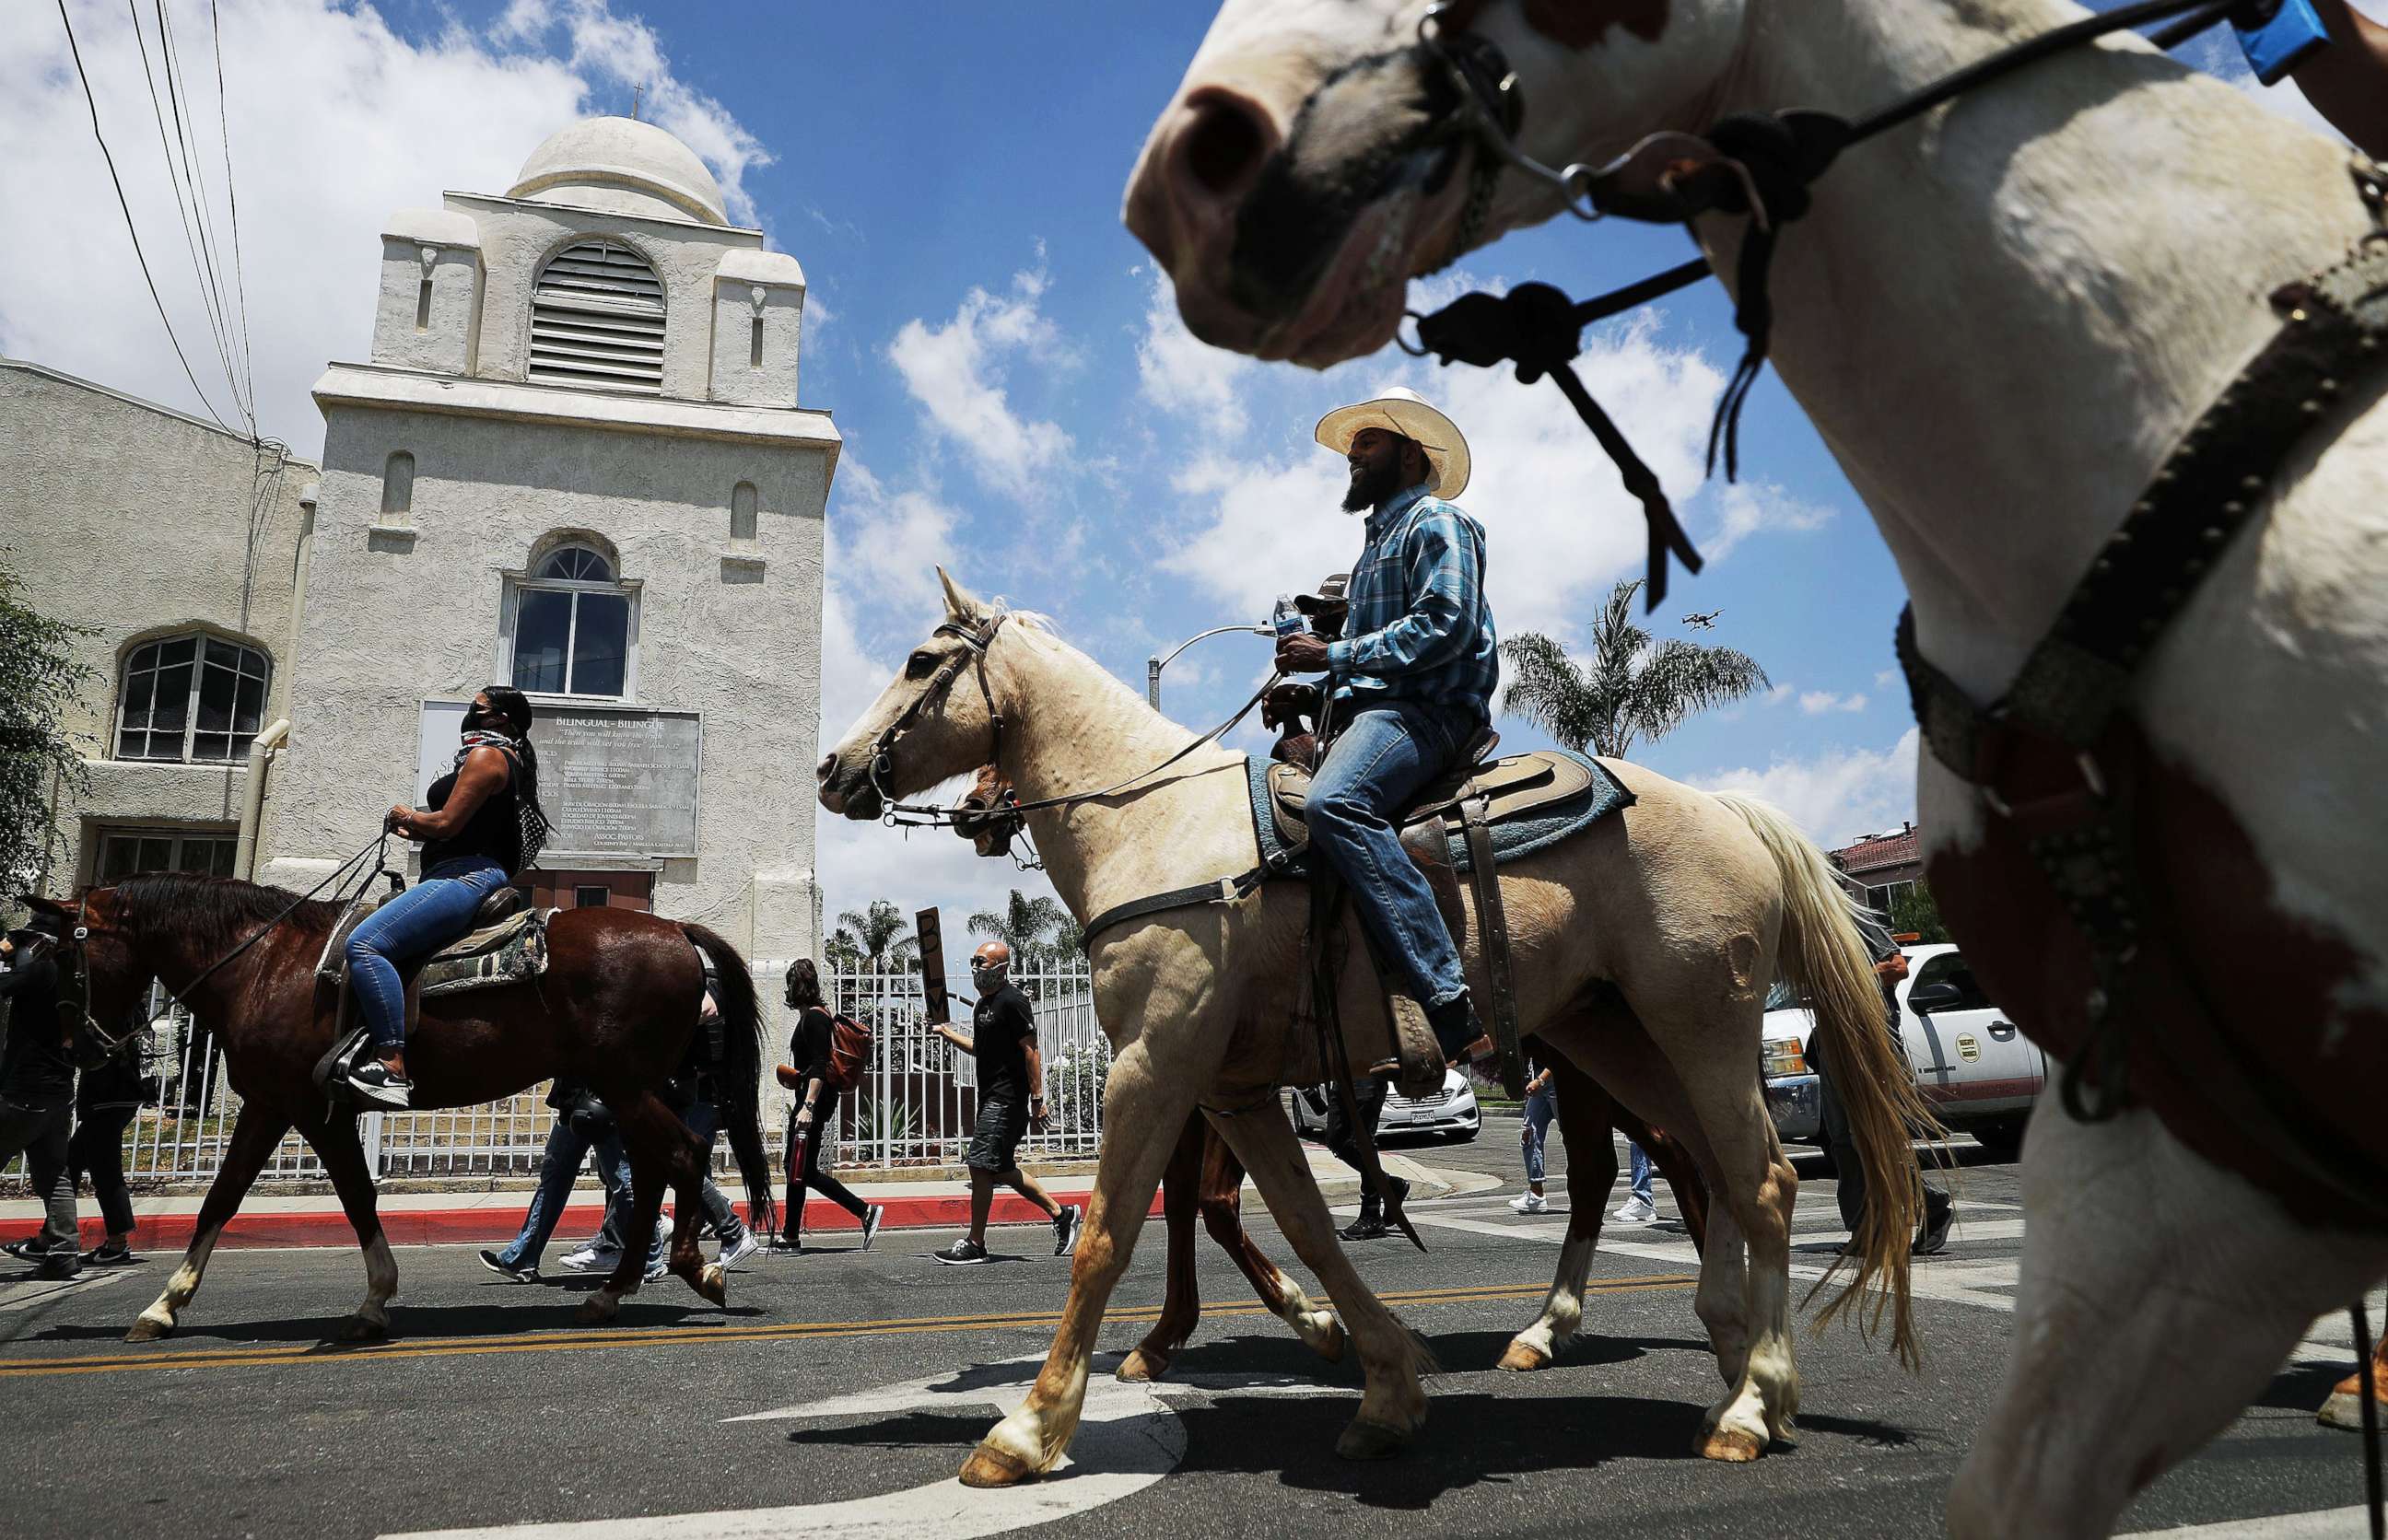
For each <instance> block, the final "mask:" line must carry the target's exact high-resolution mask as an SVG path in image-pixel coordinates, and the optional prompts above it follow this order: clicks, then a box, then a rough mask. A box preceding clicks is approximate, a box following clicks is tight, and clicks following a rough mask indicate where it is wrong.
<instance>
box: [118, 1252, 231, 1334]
mask: <svg viewBox="0 0 2388 1540" xmlns="http://www.w3.org/2000/svg"><path fill="white" fill-rule="evenodd" d="M222 1233H223V1227H222V1225H218V1226H216V1227H214V1228H213V1229H211V1230H209V1231H206V1232H205V1233H204V1234H200V1235H195V1236H193V1237H192V1238H191V1249H190V1250H188V1251H186V1252H184V1254H183V1260H182V1264H181V1265H180V1266H179V1267H177V1268H175V1269H174V1274H173V1276H172V1277H171V1278H169V1279H167V1280H166V1287H165V1288H164V1289H163V1290H161V1291H159V1294H158V1297H157V1298H156V1299H155V1300H153V1301H151V1302H150V1305H149V1308H147V1309H146V1310H144V1311H142V1312H141V1316H140V1319H137V1320H135V1321H134V1322H133V1330H132V1331H130V1332H126V1333H124V1340H125V1341H126V1342H155V1341H157V1340H158V1339H159V1337H162V1336H164V1335H165V1334H166V1333H167V1332H171V1331H172V1330H173V1329H174V1317H175V1316H176V1315H177V1314H178V1313H179V1312H180V1311H181V1310H182V1308H183V1306H185V1305H188V1304H189V1303H190V1302H191V1296H192V1295H193V1294H197V1293H198V1292H199V1280H200V1279H201V1278H203V1277H205V1276H206V1275H207V1270H208V1257H209V1256H211V1255H212V1254H213V1253H214V1251H215V1249H216V1237H217V1236H219V1235H221V1234H222Z"/></svg>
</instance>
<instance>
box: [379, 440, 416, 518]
mask: <svg viewBox="0 0 2388 1540" xmlns="http://www.w3.org/2000/svg"><path fill="white" fill-rule="evenodd" d="M413 511H414V457H413V455H411V454H408V453H407V452H406V451H405V450H404V449H400V450H399V451H398V453H396V454H394V455H392V456H390V457H389V459H388V461H386V462H385V463H384V464H383V466H382V468H381V518H382V523H384V524H393V523H396V522H397V521H398V520H399V519H400V518H402V517H403V516H405V515H406V514H408V513H411V512H413Z"/></svg>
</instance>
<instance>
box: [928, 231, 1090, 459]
mask: <svg viewBox="0 0 2388 1540" xmlns="http://www.w3.org/2000/svg"><path fill="white" fill-rule="evenodd" d="M1038 257H1039V259H1040V265H1039V266H1038V267H1036V268H1035V269H1030V270H1025V271H1020V272H1016V273H1014V274H1012V278H1011V288H1010V292H1009V293H1006V294H1001V295H997V294H991V293H989V292H988V291H986V290H985V289H983V288H972V290H971V291H970V293H969V294H968V295H966V296H964V297H963V298H962V302H961V306H960V308H959V309H957V310H955V312H954V318H953V320H951V321H949V322H946V323H945V324H944V325H942V326H932V325H930V324H929V323H927V322H923V321H921V320H918V319H914V320H911V321H908V322H905V323H904V326H903V329H902V330H900V331H898V332H897V333H896V334H895V341H894V342H893V343H891V344H889V345H888V348H887V357H888V360H889V361H890V362H892V363H894V364H895V369H896V372H898V373H900V374H902V375H903V376H904V385H905V386H906V388H907V389H908V390H910V391H911V393H912V398H913V399H915V400H916V401H918V402H920V404H921V408H922V410H923V412H924V413H925V416H926V420H927V423H928V426H929V430H930V432H931V433H932V434H935V435H943V436H946V437H950V438H953V439H956V440H959V442H960V443H961V444H962V445H963V446H964V447H966V448H969V449H970V450H971V452H972V454H973V455H974V456H975V457H976V463H977V468H978V471H979V473H980V474H981V475H983V476H984V477H986V478H987V479H988V480H990V481H995V482H1001V483H1010V484H1018V483H1022V482H1024V481H1026V480H1027V479H1028V477H1029V476H1030V474H1031V473H1035V472H1038V471H1046V470H1051V469H1056V468H1059V467H1061V466H1063V465H1064V464H1066V463H1067V461H1069V459H1070V453H1071V448H1072V445H1071V439H1070V435H1069V434H1068V433H1067V432H1066V431H1064V430H1063V428H1062V427H1061V424H1060V423H1051V422H1040V421H1035V420H1033V419H1029V418H1024V417H1023V416H1022V415H1021V414H1020V413H1019V412H1018V411H1017V410H1014V409H1013V407H1012V404H1011V398H1010V392H1009V390H1008V389H1007V388H1006V383H1005V373H1004V364H1005V360H1007V359H1009V358H1011V357H1021V358H1026V359H1028V360H1031V361H1033V362H1036V363H1042V364H1045V365H1048V366H1049V367H1060V368H1067V367H1070V366H1071V365H1072V364H1073V363H1074V361H1075V359H1074V355H1073V353H1072V352H1071V351H1070V349H1069V347H1068V346H1067V345H1066V344H1065V343H1064V342H1063V341H1062V339H1061V332H1060V329H1059V328H1057V327H1056V326H1054V324H1053V323H1052V322H1050V321H1049V320H1048V319H1046V317H1045V315H1044V313H1043V312H1042V311H1041V310H1040V309H1038V302H1039V301H1040V300H1041V299H1042V298H1043V297H1044V295H1045V289H1046V286H1047V283H1048V279H1047V277H1046V274H1045V271H1044V269H1043V267H1042V266H1041V259H1042V257H1043V253H1042V252H1041V251H1040V252H1039V253H1038Z"/></svg>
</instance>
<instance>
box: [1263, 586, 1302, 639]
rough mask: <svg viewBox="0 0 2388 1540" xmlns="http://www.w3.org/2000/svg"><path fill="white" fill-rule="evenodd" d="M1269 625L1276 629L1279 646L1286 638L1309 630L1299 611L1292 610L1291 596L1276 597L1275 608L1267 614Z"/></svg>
mask: <svg viewBox="0 0 2388 1540" xmlns="http://www.w3.org/2000/svg"><path fill="white" fill-rule="evenodd" d="M1269 624H1270V625H1273V626H1275V627H1276V628H1277V642H1278V644H1279V645H1280V646H1282V645H1283V644H1284V642H1285V638H1286V637H1290V636H1295V635H1298V634H1299V633H1301V632H1303V631H1307V630H1309V629H1310V623H1309V621H1308V620H1306V619H1304V618H1303V616H1302V612H1301V611H1300V610H1297V609H1295V608H1294V605H1293V596H1292V595H1291V594H1279V595H1277V608H1276V610H1274V611H1272V612H1270V614H1269Z"/></svg>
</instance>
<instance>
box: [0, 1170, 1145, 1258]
mask: <svg viewBox="0 0 2388 1540" xmlns="http://www.w3.org/2000/svg"><path fill="white" fill-rule="evenodd" d="M856 1195H857V1196H858V1197H861V1198H862V1199H863V1200H864V1201H865V1202H869V1201H870V1189H869V1188H868V1187H867V1186H865V1187H861V1188H857V1189H856ZM1086 1198H1087V1194H1086V1193H1054V1194H1053V1200H1054V1201H1055V1202H1056V1203H1074V1204H1077V1205H1081V1206H1083V1205H1085V1204H1086ZM523 1203H524V1205H526V1206H527V1205H529V1203H530V1194H529V1193H524V1194H523ZM737 1206H738V1211H739V1213H740V1214H742V1215H743V1214H744V1213H745V1212H746V1205H744V1204H743V1203H742V1204H740V1205H737ZM884 1206H885V1207H886V1210H887V1217H886V1218H885V1219H884V1220H883V1221H882V1224H883V1228H885V1229H888V1230H939V1229H965V1228H967V1227H968V1226H969V1224H970V1197H969V1195H968V1194H967V1193H954V1194H951V1195H940V1196H935V1197H908V1198H891V1199H889V1200H888V1202H887V1203H886V1205H884ZM1150 1212H1152V1213H1154V1214H1158V1213H1160V1212H1161V1199H1160V1197H1159V1195H1158V1194H1156V1195H1155V1196H1154V1198H1153V1203H1152V1208H1151V1210H1150ZM987 1218H988V1220H989V1222H990V1223H993V1224H999V1225H1013V1224H1044V1223H1046V1222H1048V1221H1047V1220H1046V1218H1045V1216H1044V1215H1043V1214H1042V1213H1040V1212H1039V1211H1038V1210H1037V1207H1036V1205H1035V1204H1032V1203H1030V1202H1029V1201H1028V1200H1027V1199H1026V1198H1023V1197H1021V1196H1019V1195H1017V1194H1015V1193H997V1194H996V1198H995V1205H994V1207H993V1208H992V1209H990V1210H989V1211H988V1216H987ZM197 1220H198V1216H197V1214H195V1213H194V1214H150V1215H144V1216H143V1217H142V1218H141V1219H140V1221H139V1223H138V1225H137V1227H136V1228H135V1229H134V1231H133V1250H135V1251H159V1252H178V1251H181V1250H183V1249H184V1247H186V1246H188V1245H189V1244H190V1243H191V1235H192V1232H193V1231H195V1230H197ZM604 1220H605V1206H604V1205H603V1204H596V1203H583V1204H573V1205H568V1206H567V1207H565V1210H564V1218H562V1220H560V1221H559V1222H558V1223H557V1225H556V1227H555V1236H556V1240H555V1241H552V1242H551V1243H550V1244H551V1246H553V1245H554V1244H555V1243H558V1242H561V1241H564V1240H566V1239H569V1240H571V1241H573V1242H574V1243H578V1241H579V1240H580V1239H581V1238H582V1237H585V1236H589V1235H593V1234H595V1233H596V1232H597V1227H598V1226H599V1225H601V1224H603V1223H604ZM521 1225H522V1211H521V1210H520V1209H516V1208H514V1207H512V1206H507V1207H504V1208H394V1209H384V1210H383V1211H382V1216H381V1227H382V1231H383V1233H385V1234H386V1235H387V1236H388V1237H389V1243H390V1244H391V1245H394V1246H434V1245H471V1244H487V1243H490V1242H497V1241H511V1240H513V1239H514V1234H515V1231H518V1230H519V1229H520V1228H521ZM861 1227H862V1226H861V1221H860V1220H858V1219H857V1218H855V1217H854V1216H853V1215H851V1214H848V1213H847V1212H846V1211H845V1209H843V1208H840V1207H838V1206H837V1205H835V1204H833V1203H831V1202H829V1201H828V1200H827V1199H824V1198H820V1197H815V1198H813V1199H812V1200H811V1201H810V1202H809V1203H807V1204H806V1205H805V1228H806V1230H807V1231H814V1232H819V1231H831V1230H847V1231H851V1230H859V1229H860V1228H861ZM41 1228H42V1221H41V1220H39V1219H35V1218H23V1219H0V1241H17V1240H22V1239H23V1238H25V1237H26V1236H29V1235H33V1234H36V1233H38V1232H39V1231H41ZM82 1228H83V1245H84V1246H85V1247H86V1248H88V1247H91V1246H95V1245H97V1244H99V1243H100V1242H102V1241H104V1240H106V1239H107V1238H108V1232H107V1227H106V1226H105V1225H104V1224H103V1223H102V1222H101V1221H100V1220H98V1219H95V1218H84V1219H83V1221H82ZM356 1240H357V1232H356V1231H354V1230H353V1229H351V1228H350V1227H349V1219H348V1216H347V1215H346V1214H344V1213H343V1212H341V1210H340V1209H339V1208H337V1206H335V1207H329V1208H324V1209H315V1210H309V1211H306V1212H303V1213H278V1214H235V1215H234V1216H233V1218H232V1222H231V1223H229V1224H227V1225H225V1226H224V1231H223V1234H222V1236H220V1237H219V1238H218V1239H217V1241H216V1245H217V1246H218V1248H220V1249H222V1248H234V1249H249V1248H257V1247H265V1246H352V1245H354V1244H356Z"/></svg>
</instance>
